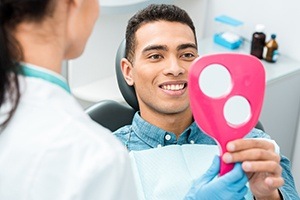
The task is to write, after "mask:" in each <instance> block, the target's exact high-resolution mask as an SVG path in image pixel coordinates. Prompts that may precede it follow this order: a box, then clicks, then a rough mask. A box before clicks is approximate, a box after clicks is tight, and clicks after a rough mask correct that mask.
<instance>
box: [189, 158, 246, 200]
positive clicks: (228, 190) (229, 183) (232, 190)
mask: <svg viewBox="0 0 300 200" xmlns="http://www.w3.org/2000/svg"><path fill="white" fill-rule="evenodd" d="M219 169H220V158H219V157H218V156H216V157H215V158H214V160H213V163H212V165H211V166H210V168H209V169H208V170H207V172H206V173H205V174H203V175H202V176H201V177H200V178H199V179H198V180H196V181H195V182H194V183H193V185H192V187H191V189H190V190H189V192H188V194H187V195H186V196H185V198H184V199H185V200H196V199H201V200H206V199H207V200H212V199H213V200H219V199H220V200H224V199H230V200H241V199H244V196H245V195H246V194H247V191H248V187H247V186H246V184H247V182H248V178H247V176H246V174H245V172H244V171H243V169H242V166H241V163H236V164H235V165H234V168H233V169H232V170H231V171H230V172H228V173H226V174H225V175H223V176H221V177H217V178H215V177H216V176H217V175H218V173H219Z"/></svg>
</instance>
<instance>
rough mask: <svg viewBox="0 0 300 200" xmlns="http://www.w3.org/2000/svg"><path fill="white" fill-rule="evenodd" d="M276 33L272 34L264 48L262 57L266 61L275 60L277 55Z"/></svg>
mask: <svg viewBox="0 0 300 200" xmlns="http://www.w3.org/2000/svg"><path fill="white" fill-rule="evenodd" d="M275 38H276V35H275V34H272V35H271V39H270V40H269V41H268V42H267V43H266V46H265V48H264V56H263V57H264V59H265V60H266V61H268V62H276V61H277V57H278V44H277V42H276V40H275Z"/></svg>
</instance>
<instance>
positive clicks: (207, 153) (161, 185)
mask: <svg viewBox="0 0 300 200" xmlns="http://www.w3.org/2000/svg"><path fill="white" fill-rule="evenodd" d="M218 154H219V148H218V146H217V145H198V144H193V145H190V144H188V145H170V146H166V147H160V148H155V149H149V150H143V151H131V152H130V153H129V155H130V158H131V162H132V167H133V172H134V178H135V182H136V186H137V192H138V197H139V200H177V199H178V200H182V199H183V198H184V196H185V195H186V194H187V192H188V191H189V189H190V187H191V186H192V183H193V181H194V180H196V179H198V178H199V177H200V176H201V175H202V174H204V173H205V172H206V171H207V169H208V168H209V167H210V165H211V163H212V160H213V158H214V156H215V155H218ZM216 192H217V191H216ZM245 199H253V197H252V194H251V192H250V189H249V190H248V194H247V195H246V196H245Z"/></svg>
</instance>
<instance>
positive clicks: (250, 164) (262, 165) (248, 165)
mask: <svg viewBox="0 0 300 200" xmlns="http://www.w3.org/2000/svg"><path fill="white" fill-rule="evenodd" d="M242 168H243V170H244V171H245V172H254V173H265V174H266V176H275V177H277V176H281V173H282V167H281V166H280V165H279V164H278V163H277V162H274V161H246V162H243V164H242Z"/></svg>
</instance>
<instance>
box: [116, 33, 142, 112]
mask: <svg viewBox="0 0 300 200" xmlns="http://www.w3.org/2000/svg"><path fill="white" fill-rule="evenodd" d="M125 47H126V40H125V39H124V40H123V41H122V42H121V44H120V46H119V48H118V51H117V55H116V63H115V70H116V76H117V81H118V86H119V89H120V91H121V93H122V95H123V97H124V99H125V101H126V102H127V103H128V104H129V105H130V106H131V107H132V108H133V109H135V110H139V104H138V101H137V97H136V94H135V90H134V87H133V86H130V85H128V84H127V83H126V81H125V78H124V76H123V73H122V70H121V59H122V58H125Z"/></svg>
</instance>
